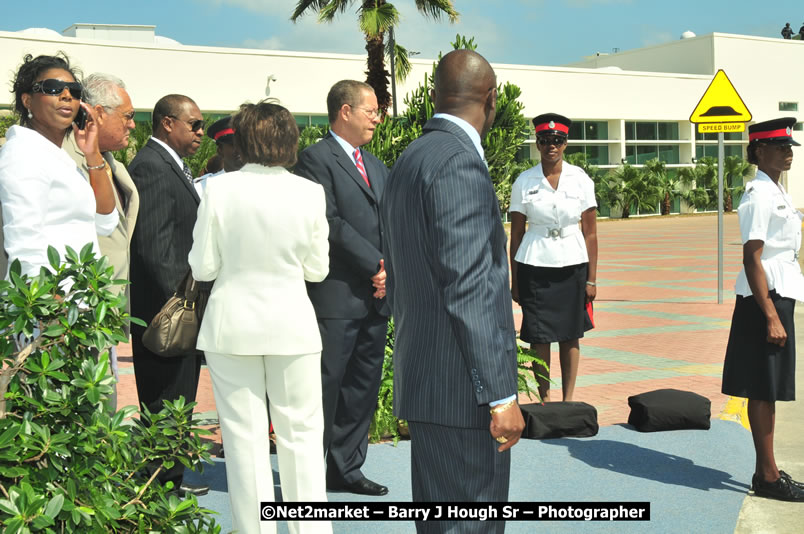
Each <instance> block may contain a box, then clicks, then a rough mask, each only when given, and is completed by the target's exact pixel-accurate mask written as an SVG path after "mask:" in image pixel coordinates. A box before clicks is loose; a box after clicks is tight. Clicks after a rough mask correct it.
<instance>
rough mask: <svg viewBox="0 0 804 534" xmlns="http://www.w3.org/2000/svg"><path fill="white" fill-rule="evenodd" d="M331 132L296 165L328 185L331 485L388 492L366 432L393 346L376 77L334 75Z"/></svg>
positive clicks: (322, 323)
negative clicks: (371, 472) (369, 471)
mask: <svg viewBox="0 0 804 534" xmlns="http://www.w3.org/2000/svg"><path fill="white" fill-rule="evenodd" d="M327 111H328V114H329V122H330V128H331V129H330V132H329V133H328V134H327V135H326V136H325V137H324V139H322V140H321V141H319V142H318V143H316V144H315V145H313V146H311V147H308V148H307V149H305V150H304V151H303V152H302V153H301V154H300V156H299V162H298V164H297V166H296V174H298V175H299V176H304V177H305V178H308V179H310V180H312V181H314V182H316V183H319V184H321V185H322V186H323V187H324V191H325V193H326V198H327V220H328V222H329V247H330V252H329V261H330V266H329V275H328V276H327V278H326V279H325V280H324V281H323V282H320V283H315V284H308V285H307V292H308V294H309V296H310V300H311V301H312V303H313V306H314V307H315V311H316V317H317V319H318V327H319V331H320V333H321V342H322V344H323V351H322V353H321V380H322V389H323V405H324V452H325V454H326V457H327V488H328V489H330V490H341V491H348V492H351V493H359V494H364V495H385V494H386V493H388V488H386V487H385V486H383V485H381V484H378V483H376V482H373V481H371V480H369V479H367V478H366V477H365V476H364V475H363V473H362V472H361V470H360V468H361V467H362V465H363V462H364V461H365V459H366V452H367V449H368V431H369V425H370V423H371V417H372V415H373V413H374V409H375V407H376V405H377V392H378V391H379V387H380V378H381V375H382V362H383V358H384V355H385V334H386V327H387V321H388V314H389V310H388V306H387V305H386V302H385V267H384V265H383V253H382V230H381V228H380V220H379V211H378V210H379V202H380V198H381V196H382V191H383V188H384V187H385V181H386V178H387V177H388V169H387V168H386V166H385V165H384V164H383V163H382V162H381V161H380V160H378V159H377V158H376V157H374V156H373V155H372V154H371V153H369V152H367V151H365V150H362V149H361V148H360V147H362V146H363V145H365V144H366V143H368V142H369V141H371V138H372V136H373V135H374V129H375V128H376V127H377V125H378V124H379V123H380V121H381V119H380V115H379V110H378V109H377V97H376V96H375V94H374V90H373V89H372V88H371V86H369V85H367V84H365V83H362V82H358V81H354V80H342V81H340V82H338V83H336V84H335V85H334V86H332V88H331V89H330V91H329V94H328V95H327Z"/></svg>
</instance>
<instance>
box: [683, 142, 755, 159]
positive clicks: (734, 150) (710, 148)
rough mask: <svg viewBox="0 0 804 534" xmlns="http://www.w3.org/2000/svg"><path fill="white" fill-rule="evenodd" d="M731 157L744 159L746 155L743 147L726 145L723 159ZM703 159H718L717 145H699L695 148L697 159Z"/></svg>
mask: <svg viewBox="0 0 804 534" xmlns="http://www.w3.org/2000/svg"><path fill="white" fill-rule="evenodd" d="M729 156H739V157H741V158H744V157H745V155H744V154H743V147H742V145H724V146H723V157H726V158H727V157H729ZM703 157H709V158H715V159H717V145H698V146H696V147H695V159H701V158H703Z"/></svg>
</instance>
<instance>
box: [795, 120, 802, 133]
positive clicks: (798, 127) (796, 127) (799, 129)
mask: <svg viewBox="0 0 804 534" xmlns="http://www.w3.org/2000/svg"><path fill="white" fill-rule="evenodd" d="M793 129H794V130H796V131H799V132H800V131H801V130H804V124H802V123H800V122H797V123H795V124H794V125H793Z"/></svg>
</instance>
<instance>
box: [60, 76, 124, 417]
mask: <svg viewBox="0 0 804 534" xmlns="http://www.w3.org/2000/svg"><path fill="white" fill-rule="evenodd" d="M83 85H84V93H83V94H84V100H85V101H86V102H87V103H88V104H89V105H90V106H92V107H94V108H95V113H96V115H97V122H98V148H99V149H100V151H101V154H102V155H103V159H104V160H105V166H106V174H107V175H108V176H109V180H111V182H112V185H113V186H114V192H115V206H116V207H117V213H119V214H120V220H119V221H118V223H117V228H116V229H115V230H114V232H113V233H112V235H109V236H98V243H99V244H100V250H101V253H102V254H103V255H104V256H106V257H107V258H109V262H110V263H111V264H112V266H113V267H114V277H115V278H117V279H123V280H128V269H129V245H130V243H131V234H132V233H133V232H134V224H135V222H136V221H137V212H138V211H139V207H140V198H139V194H138V193H137V188H136V187H135V186H134V182H133V181H132V180H131V176H129V174H128V171H127V170H126V168H125V167H124V166H123V164H122V163H120V162H119V161H117V160H115V159H114V157H113V155H112V151H114V150H122V149H125V148H128V136H129V132H130V131H131V130H133V129H134V107H133V106H132V105H131V98H130V97H129V95H128V93H127V92H126V86H125V84H124V83H123V82H122V80H120V79H119V78H117V77H115V76H112V75H110V74H102V73H95V74H91V75H89V76H87V77H86V78H84V82H83ZM62 149H63V150H64V151H65V152H67V154H69V155H70V157H72V158H73V160H75V163H76V164H77V165H78V168H79V169H80V170H81V173H82V174H83V175H84V177H85V178H87V180H88V179H89V169H88V168H87V162H86V159H85V158H84V153H83V152H81V150H80V149H79V148H78V145H77V144H76V142H75V138H74V137H73V133H72V130H70V132H69V133H68V134H67V136H66V137H65V139H64V143H63V144H62ZM128 287H129V286H128V285H125V286H115V287H114V288H113V290H114V291H125V294H126V300H127V301H128V296H129V289H128ZM128 310H129V305H128V302H127V303H126V311H128ZM125 334H126V336H128V334H129V332H128V327H126V332H125ZM109 356H110V361H111V366H112V372H113V373H114V377H115V379H118V375H117V350H116V348H115V347H111V349H110V355H109ZM111 404H112V410H114V409H115V408H116V404H117V393H116V390H115V394H114V395H113V397H112V399H111Z"/></svg>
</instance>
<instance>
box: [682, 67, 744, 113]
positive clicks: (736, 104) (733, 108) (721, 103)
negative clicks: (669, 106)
mask: <svg viewBox="0 0 804 534" xmlns="http://www.w3.org/2000/svg"><path fill="white" fill-rule="evenodd" d="M750 120H751V112H750V111H748V108H747V107H746V106H745V103H744V102H743V99H742V98H740V95H738V94H737V90H736V89H735V88H734V86H733V85H732V84H731V81H730V80H729V77H728V76H726V73H725V72H724V71H723V69H720V70H718V71H717V74H715V78H714V79H713V80H712V83H710V84H709V87H707V89H706V92H705V93H704V95H703V96H702V97H701V101H700V102H698V105H697V106H696V107H695V110H694V111H693V112H692V115H690V122H695V123H700V122H748V121H750Z"/></svg>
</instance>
